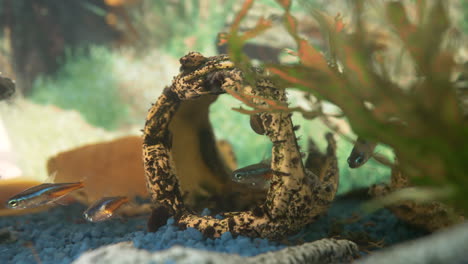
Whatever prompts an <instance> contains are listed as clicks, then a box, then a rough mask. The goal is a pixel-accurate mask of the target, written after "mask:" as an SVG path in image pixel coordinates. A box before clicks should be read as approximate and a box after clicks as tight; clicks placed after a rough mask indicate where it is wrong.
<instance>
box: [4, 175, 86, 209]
mask: <svg viewBox="0 0 468 264" xmlns="http://www.w3.org/2000/svg"><path fill="white" fill-rule="evenodd" d="M83 187H84V184H83V182H72V183H44V184H41V185H37V186H34V187H31V188H29V189H26V190H24V191H23V192H21V193H19V194H17V195H15V196H13V197H11V198H10V199H8V201H7V204H6V206H7V207H8V208H11V209H25V208H34V207H39V206H41V205H46V204H49V203H53V202H56V201H57V200H59V199H60V198H62V197H63V196H65V195H67V194H69V193H70V192H72V191H74V190H77V189H81V188H83Z"/></svg>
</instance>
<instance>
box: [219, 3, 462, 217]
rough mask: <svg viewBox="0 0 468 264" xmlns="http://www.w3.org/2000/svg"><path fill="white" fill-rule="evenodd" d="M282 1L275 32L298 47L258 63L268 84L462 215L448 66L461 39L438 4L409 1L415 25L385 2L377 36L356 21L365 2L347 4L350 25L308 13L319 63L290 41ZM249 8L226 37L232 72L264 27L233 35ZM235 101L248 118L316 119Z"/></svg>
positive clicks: (290, 22)
mask: <svg viewBox="0 0 468 264" xmlns="http://www.w3.org/2000/svg"><path fill="white" fill-rule="evenodd" d="M291 2H292V1H288V0H278V1H277V3H278V4H280V5H281V6H282V8H284V11H285V13H284V16H283V20H284V26H285V27H286V28H287V30H288V32H289V34H290V35H291V36H292V37H293V38H294V39H295V41H296V43H297V51H296V52H294V54H295V55H296V56H297V58H298V61H297V63H292V64H287V65H278V64H272V63H267V64H265V68H266V69H267V70H268V71H269V72H270V73H272V74H273V75H275V78H274V80H275V83H277V84H278V85H279V86H280V87H282V88H294V89H299V90H301V91H303V92H304V93H307V94H311V95H313V97H315V98H317V99H318V100H323V101H328V102H331V103H333V104H335V105H337V106H338V107H340V109H341V111H342V114H343V115H344V116H346V118H347V120H348V121H349V123H350V125H351V127H352V129H353V130H354V131H355V132H356V133H357V134H358V135H360V136H362V137H364V138H367V139H370V140H373V141H375V142H382V143H385V144H386V145H388V146H390V147H391V148H392V149H393V150H394V152H395V153H396V155H397V159H398V160H397V162H398V164H399V167H400V169H401V171H402V173H403V174H404V175H406V176H407V177H409V178H410V179H411V181H412V182H413V183H414V184H416V185H417V186H432V187H434V188H440V186H445V187H448V189H449V190H450V191H449V192H448V193H446V194H450V198H451V202H454V203H455V204H456V205H457V206H458V207H460V208H464V209H465V211H466V210H468V203H467V201H466V197H464V196H465V195H464V193H466V191H467V189H468V177H466V172H467V171H468V163H466V160H467V159H468V151H467V150H468V141H467V138H468V137H467V136H468V125H467V122H466V121H465V120H464V116H463V110H464V109H463V106H462V107H460V104H461V105H463V103H464V102H460V100H459V99H460V98H459V97H457V91H456V90H457V89H456V87H455V82H454V80H453V76H454V75H456V74H457V73H458V72H460V71H463V67H466V66H463V63H464V62H460V61H458V60H457V48H458V43H460V42H459V41H460V38H461V37H460V35H459V34H457V31H456V30H454V29H452V28H451V25H450V20H449V14H448V12H447V6H446V3H445V2H443V1H433V2H429V1H418V2H417V3H415V5H414V12H415V19H414V20H413V19H410V17H409V16H408V15H407V9H406V8H405V6H404V5H403V4H402V3H401V2H389V3H385V4H384V6H383V9H382V10H383V12H382V14H381V15H382V16H381V17H383V18H385V23H379V24H378V25H379V26H378V28H377V29H376V30H371V29H370V27H369V25H370V24H372V23H371V22H370V21H366V17H365V16H363V15H362V14H363V12H364V10H365V8H366V5H365V1H362V0H359V1H353V2H352V4H351V6H352V19H351V20H349V22H348V23H346V24H345V22H344V21H343V18H342V17H341V16H340V15H337V16H335V17H333V16H329V15H327V14H325V13H323V12H321V11H318V10H315V9H313V10H311V15H312V16H313V17H314V18H315V19H316V20H317V21H318V22H319V23H320V25H321V28H322V31H323V32H322V33H323V34H324V36H326V38H327V39H328V50H327V52H326V53H325V54H324V53H321V52H319V51H318V50H317V49H315V48H314V47H313V46H312V45H311V44H309V43H308V41H306V40H305V39H303V38H302V37H301V36H299V35H298V33H297V29H296V28H297V21H296V19H295V18H294V16H293V15H292V14H291V11H290V7H291ZM252 3H253V1H252V0H247V1H245V3H244V7H243V9H242V10H241V11H240V13H239V14H238V17H237V21H236V23H234V25H233V26H232V28H231V31H230V32H229V35H228V36H227V41H229V45H230V50H229V55H230V57H231V59H232V60H233V61H234V62H235V63H236V65H237V66H238V67H239V68H241V69H246V68H247V67H248V66H249V65H250V63H249V60H248V58H246V57H245V56H244V55H243V54H242V53H241V48H242V45H243V44H244V43H245V41H246V40H247V39H250V38H253V37H255V36H256V35H258V34H261V33H262V32H263V31H264V30H267V29H268V27H269V21H268V20H265V19H261V20H260V21H259V22H258V24H257V26H256V27H255V28H254V29H252V30H251V31H249V32H248V33H247V34H244V35H242V36H240V35H239V34H238V24H239V22H240V21H241V20H242V18H243V16H245V14H246V13H247V12H248V10H249V8H250V7H251V5H252ZM464 71H466V69H465V70H464ZM247 79H249V78H247ZM237 98H238V99H240V100H242V101H243V102H244V103H245V104H246V105H247V106H249V107H251V109H250V110H248V109H243V108H239V109H237V110H238V111H240V112H243V113H247V114H252V113H255V112H264V111H269V112H271V111H273V112H275V111H283V112H292V111H295V112H300V113H302V114H303V115H304V116H305V117H309V118H314V117H319V116H322V115H323V113H322V112H321V111H320V108H318V109H314V111H308V110H304V109H302V108H289V107H288V106H285V105H281V104H278V103H277V102H275V101H271V100H265V102H266V103H267V105H268V106H267V107H266V108H258V107H256V106H255V105H253V104H252V103H251V102H252V97H250V96H245V95H243V94H242V92H240V93H238V94H237ZM256 99H257V98H256ZM439 198H440V197H439Z"/></svg>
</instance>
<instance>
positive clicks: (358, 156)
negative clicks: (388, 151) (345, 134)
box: [348, 137, 377, 169]
mask: <svg viewBox="0 0 468 264" xmlns="http://www.w3.org/2000/svg"><path fill="white" fill-rule="evenodd" d="M376 146H377V143H374V142H371V141H367V140H364V139H362V138H360V137H359V138H358V139H357V140H356V143H355V144H354V147H353V150H352V151H351V154H350V155H349V157H348V165H349V167H350V168H353V169H354V168H359V167H361V166H362V165H364V164H365V163H366V162H367V161H368V160H369V159H370V157H372V154H374V149H375V147H376Z"/></svg>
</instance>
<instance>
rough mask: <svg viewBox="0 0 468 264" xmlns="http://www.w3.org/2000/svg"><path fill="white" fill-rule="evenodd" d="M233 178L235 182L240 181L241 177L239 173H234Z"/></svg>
mask: <svg viewBox="0 0 468 264" xmlns="http://www.w3.org/2000/svg"><path fill="white" fill-rule="evenodd" d="M234 178H236V180H241V179H242V175H241V174H240V173H236V174H234Z"/></svg>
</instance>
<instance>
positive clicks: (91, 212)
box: [83, 196, 130, 222]
mask: <svg viewBox="0 0 468 264" xmlns="http://www.w3.org/2000/svg"><path fill="white" fill-rule="evenodd" d="M129 201H130V200H129V199H128V198H127V197H125V196H115V197H103V198H102V199H100V200H98V201H96V202H94V203H93V204H92V205H91V206H89V207H88V209H86V211H85V212H84V213H83V216H84V217H85V218H86V220H88V221H89V222H101V221H105V220H108V219H110V218H112V217H114V216H115V211H116V210H117V209H119V207H120V206H122V205H123V204H124V203H127V202H129Z"/></svg>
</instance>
